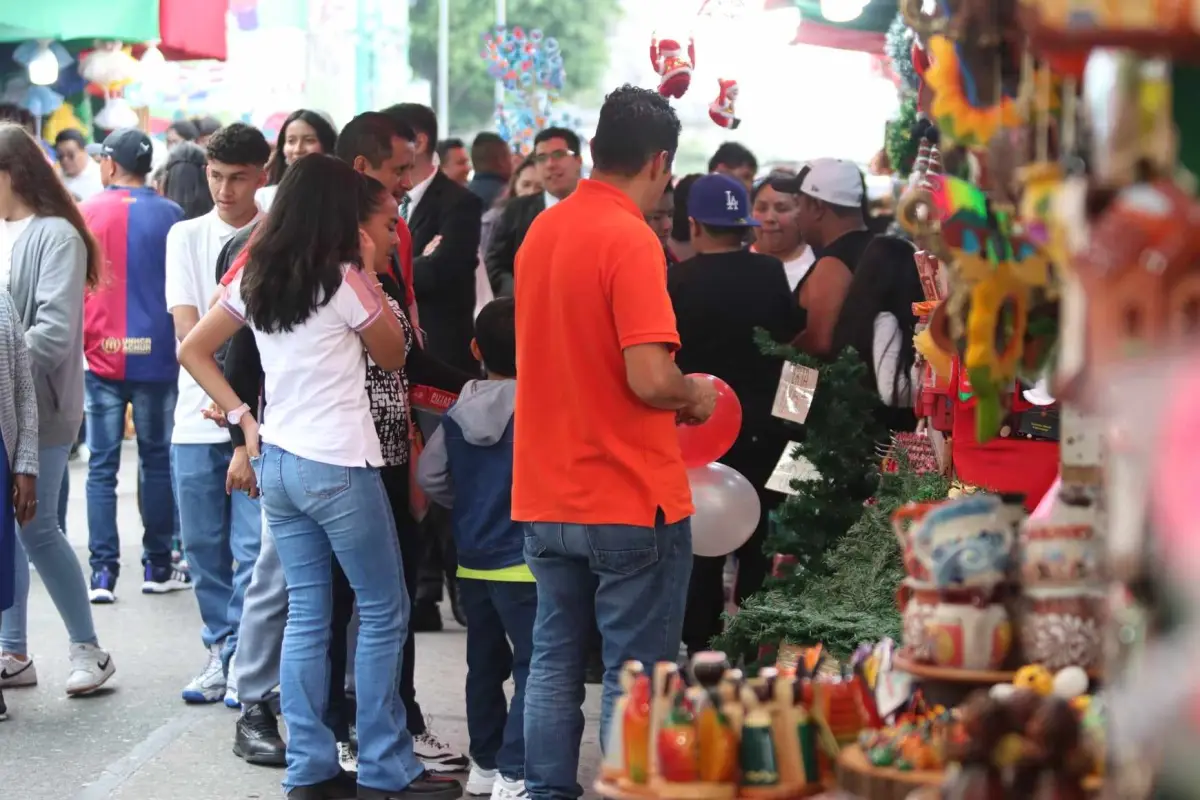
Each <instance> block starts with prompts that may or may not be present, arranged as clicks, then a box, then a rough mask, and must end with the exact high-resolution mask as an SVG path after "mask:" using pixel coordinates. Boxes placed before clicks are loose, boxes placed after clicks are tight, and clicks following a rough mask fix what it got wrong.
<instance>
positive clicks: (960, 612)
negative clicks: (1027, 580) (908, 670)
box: [925, 600, 1013, 670]
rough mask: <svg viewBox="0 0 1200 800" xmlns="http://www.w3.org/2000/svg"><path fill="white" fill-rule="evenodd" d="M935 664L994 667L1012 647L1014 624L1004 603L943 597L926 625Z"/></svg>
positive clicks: (955, 667)
mask: <svg viewBox="0 0 1200 800" xmlns="http://www.w3.org/2000/svg"><path fill="white" fill-rule="evenodd" d="M925 633H926V637H927V639H928V643H929V649H930V654H931V657H932V660H933V663H935V664H937V665H938V666H939V667H951V668H954V669H964V670H995V669H1000V667H1002V666H1003V665H1004V661H1005V659H1007V658H1008V653H1009V650H1011V649H1012V638H1013V636H1012V624H1011V622H1010V621H1009V618H1008V610H1007V609H1005V607H1004V605H1003V604H1001V603H980V602H951V601H948V600H943V601H942V602H940V603H939V604H938V606H937V608H936V609H934V612H933V616H932V617H931V618H930V619H929V621H928V622H927V623H926V625H925Z"/></svg>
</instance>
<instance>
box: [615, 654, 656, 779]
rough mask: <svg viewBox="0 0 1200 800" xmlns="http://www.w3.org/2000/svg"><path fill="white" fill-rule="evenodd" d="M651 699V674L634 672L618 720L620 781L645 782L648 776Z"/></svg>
mask: <svg viewBox="0 0 1200 800" xmlns="http://www.w3.org/2000/svg"><path fill="white" fill-rule="evenodd" d="M650 699H651V698H650V676H649V675H647V674H646V673H645V672H639V673H635V675H634V676H633V686H632V687H631V688H630V690H629V698H628V701H627V702H626V704H625V715H624V718H623V719H622V720H621V745H622V748H623V749H624V751H625V763H624V765H623V766H624V769H623V774H622V776H621V780H622V781H628V782H629V783H634V784H643V785H644V784H645V783H647V782H648V781H649V779H650V750H651V748H650Z"/></svg>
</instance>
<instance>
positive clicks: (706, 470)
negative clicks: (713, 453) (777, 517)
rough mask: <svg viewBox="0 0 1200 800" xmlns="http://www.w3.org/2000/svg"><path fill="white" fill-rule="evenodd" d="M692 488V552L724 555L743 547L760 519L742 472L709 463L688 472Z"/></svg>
mask: <svg viewBox="0 0 1200 800" xmlns="http://www.w3.org/2000/svg"><path fill="white" fill-rule="evenodd" d="M688 482H689V483H690V484H691V486H692V504H693V505H694V506H695V507H696V513H695V515H694V516H693V517H692V552H693V553H695V554H696V555H698V556H724V555H728V554H730V553H732V552H733V551H734V550H737V549H738V548H739V547H741V546H742V545H744V544H745V543H746V542H747V541H748V540H749V539H750V536H751V535H752V534H753V533H754V529H755V528H757V527H758V522H759V519H760V518H761V517H762V503H761V502H760V501H759V499H758V492H756V491H755V490H754V486H752V485H751V484H750V481H748V480H746V477H745V476H744V475H742V473H740V472H738V471H737V470H736V469H733V468H732V467H727V466H725V465H724V464H717V463H715V462H714V463H712V464H708V465H706V466H703V467H695V468H693V469H689V470H688Z"/></svg>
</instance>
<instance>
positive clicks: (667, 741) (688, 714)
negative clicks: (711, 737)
mask: <svg viewBox="0 0 1200 800" xmlns="http://www.w3.org/2000/svg"><path fill="white" fill-rule="evenodd" d="M674 695H675V696H674V697H673V698H671V700H670V703H671V706H670V710H669V711H668V712H667V714H666V716H665V717H664V718H663V720H662V721H661V723H660V724H659V728H658V736H657V738H656V741H655V744H656V749H657V752H658V774H657V775H656V776H655V778H656V779H658V780H663V781H666V782H668V783H695V782H696V781H698V780H700V760H699V759H700V745H699V741H698V737H697V735H696V717H695V715H694V714H693V713H692V709H691V708H690V706H689V705H688V702H687V699H686V698H685V697H684V694H683V692H681V691H676V692H675V693H674Z"/></svg>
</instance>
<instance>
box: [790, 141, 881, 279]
mask: <svg viewBox="0 0 1200 800" xmlns="http://www.w3.org/2000/svg"><path fill="white" fill-rule="evenodd" d="M795 187H796V194H798V195H800V208H799V211H798V212H797V216H798V218H799V222H800V232H801V234H802V235H803V236H804V241H806V242H808V243H809V244H810V245H811V246H812V249H813V252H814V254H815V255H816V257H817V264H818V265H819V264H820V262H821V260H822V259H826V258H832V259H836V260H838V261H840V262H842V263H843V264H845V265H846V268H847V269H849V270H850V271H851V272H854V268H855V267H856V266H857V265H858V259H859V258H860V257H861V256H862V253H863V251H864V250H866V249H867V245H868V244H869V243H870V241H871V239H872V238H874V237H873V235H872V234H871V232H870V231H869V230H868V229H867V214H866V197H867V191H866V182H865V180H864V179H863V174H862V171H861V170H859V168H858V167H857V166H855V165H854V164H852V163H851V162H849V161H842V160H840V159H836V158H818V159H816V160H815V161H810V162H809V163H808V164H807V165H805V166H804V168H803V169H801V170H800V174H799V175H797V176H796V182H795Z"/></svg>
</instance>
